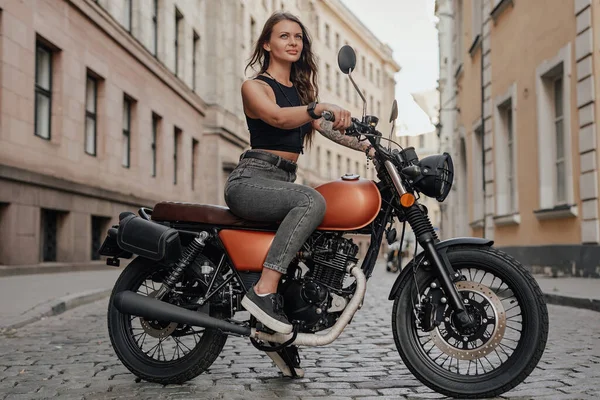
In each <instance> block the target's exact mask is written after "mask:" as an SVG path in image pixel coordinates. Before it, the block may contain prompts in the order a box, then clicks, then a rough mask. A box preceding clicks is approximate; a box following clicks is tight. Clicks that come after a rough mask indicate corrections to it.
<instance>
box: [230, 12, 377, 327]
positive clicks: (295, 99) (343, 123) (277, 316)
mask: <svg viewBox="0 0 600 400" xmlns="http://www.w3.org/2000/svg"><path fill="white" fill-rule="evenodd" d="M257 64H258V70H259V73H258V75H257V76H256V77H255V78H254V79H251V80H247V81H245V82H244V83H243V85H242V100H243V105H244V113H245V115H246V121H247V123H248V130H249V131H250V145H251V147H252V150H248V151H246V152H244V153H243V154H242V156H241V157H240V163H239V164H238V166H237V167H236V169H235V170H234V171H233V172H232V173H231V175H230V176H229V178H228V181H227V184H226V186H225V201H226V203H227V205H228V206H229V208H230V209H231V211H232V212H233V213H234V214H236V215H238V216H239V217H241V218H245V219H249V220H258V221H271V222H279V221H281V224H280V226H279V228H278V230H277V233H276V235H275V238H274V239H273V242H272V244H271V248H270V250H269V252H268V254H267V257H266V259H265V262H264V264H263V266H264V268H263V271H262V274H261V277H260V279H259V281H258V282H257V283H256V285H255V286H254V287H253V288H252V289H250V290H249V291H248V293H247V294H246V296H245V297H244V298H243V299H242V305H243V306H244V308H245V309H246V310H247V311H248V312H250V314H252V315H253V316H254V317H255V318H256V319H257V320H259V321H260V322H262V323H263V324H264V325H265V326H267V327H268V328H270V329H272V330H274V331H276V332H279V333H283V334H287V333H290V332H291V331H292V325H291V324H290V322H289V321H288V320H287V318H286V317H285V315H284V314H283V311H282V309H283V304H282V300H283V299H282V298H281V296H280V295H278V294H277V286H278V283H279V279H280V278H281V275H282V274H284V273H285V272H286V270H287V267H288V265H289V264H290V263H291V262H292V260H293V258H294V257H295V255H296V253H297V252H298V250H299V249H300V248H301V247H302V245H303V244H304V242H305V241H306V239H307V238H308V237H309V236H310V235H311V234H312V232H313V231H314V230H315V229H316V228H317V227H318V226H319V224H320V223H321V221H322V219H323V216H324V215H325V206H326V205H325V199H324V198H323V196H321V194H320V193H318V192H317V191H316V190H314V189H312V188H310V187H308V186H304V185H299V184H295V183H293V182H294V181H295V179H296V168H297V164H296V162H297V160H298V157H299V155H300V153H303V149H304V146H303V145H304V143H307V144H310V143H311V141H312V139H313V136H314V130H317V131H319V132H320V133H321V134H323V135H324V136H326V137H328V138H329V139H332V140H334V141H336V142H338V143H340V144H343V145H345V146H348V147H351V148H353V149H356V150H360V151H366V152H367V153H368V154H369V155H371V156H372V155H373V154H371V153H370V152H371V151H372V149H371V148H370V146H369V147H368V146H367V144H365V143H362V142H361V143H359V142H358V141H357V140H356V138H351V137H345V136H344V135H343V131H344V129H346V128H347V127H349V126H350V124H351V117H350V113H349V112H348V111H346V110H344V109H342V108H340V107H338V106H336V105H333V104H327V103H317V102H316V100H317V98H318V87H317V67H316V64H315V61H314V57H313V53H312V50H311V40H310V37H309V35H308V33H307V31H306V28H305V27H304V26H303V25H302V23H301V22H300V20H298V18H296V17H295V16H293V15H291V14H289V13H285V12H278V13H275V14H273V15H272V16H271V17H270V18H269V19H268V20H267V22H266V23H265V25H264V27H263V30H262V33H261V35H260V37H259V38H258V40H257V43H256V46H255V49H254V52H253V55H252V58H251V59H250V62H249V63H248V65H247V66H246V69H247V68H248V67H254V66H255V65H257ZM325 110H328V111H331V112H333V114H334V116H335V122H333V123H330V122H326V121H324V120H323V119H322V118H321V115H322V113H323V111H325Z"/></svg>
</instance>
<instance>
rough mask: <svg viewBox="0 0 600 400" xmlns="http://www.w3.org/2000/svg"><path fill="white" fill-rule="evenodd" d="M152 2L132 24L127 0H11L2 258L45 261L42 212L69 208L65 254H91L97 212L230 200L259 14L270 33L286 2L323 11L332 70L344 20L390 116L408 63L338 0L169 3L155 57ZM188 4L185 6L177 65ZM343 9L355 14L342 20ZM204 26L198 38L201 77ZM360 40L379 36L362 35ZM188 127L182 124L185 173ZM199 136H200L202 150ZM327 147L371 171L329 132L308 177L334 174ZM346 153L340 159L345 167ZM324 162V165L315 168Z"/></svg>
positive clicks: (244, 136)
mask: <svg viewBox="0 0 600 400" xmlns="http://www.w3.org/2000/svg"><path fill="white" fill-rule="evenodd" d="M151 3H152V2H151V1H150V0H133V1H132V10H131V11H132V16H131V26H129V22H128V21H126V20H125V15H126V14H125V12H124V9H123V2H121V1H117V0H99V1H98V2H95V1H92V0H39V1H37V2H35V7H33V6H32V4H31V3H29V2H3V3H2V10H1V14H0V18H1V21H0V53H1V54H2V57H1V62H0V85H1V87H2V90H1V91H0V264H3V263H8V264H30V263H36V262H39V261H40V257H41V255H40V254H41V252H40V246H41V237H40V235H41V233H40V229H41V228H40V224H41V220H40V215H41V212H42V211H41V210H42V209H52V210H58V211H61V212H62V211H64V212H65V213H66V214H64V218H61V219H60V221H59V222H60V223H59V225H60V227H59V231H58V242H57V243H58V250H57V260H58V261H85V260H89V258H90V253H91V247H90V241H91V233H90V231H91V219H92V216H98V217H105V218H112V220H113V222H114V219H115V218H116V217H117V215H118V213H119V212H120V211H124V210H136V209H137V208H138V207H139V206H142V205H144V206H152V205H153V204H154V203H155V202H157V201H162V200H171V201H188V202H197V203H210V204H224V201H223V185H224V181H225V179H226V178H227V175H228V173H229V171H230V170H231V168H233V167H234V166H235V164H236V163H237V161H238V158H239V154H240V153H241V152H242V151H243V150H244V149H246V148H247V147H248V142H249V135H248V132H247V128H246V122H245V119H244V116H243V110H242V107H241V98H240V92H239V90H240V85H241V83H242V82H243V80H244V79H245V76H244V72H243V67H244V65H245V62H246V61H247V58H248V56H249V53H250V43H249V38H250V36H251V35H250V31H251V26H250V22H251V19H252V20H254V23H255V30H256V31H258V29H260V28H261V27H262V24H263V23H264V21H265V20H266V18H267V17H268V16H269V15H270V14H271V12H273V11H274V10H275V9H281V8H282V7H283V8H285V9H286V10H289V11H291V12H293V13H296V14H298V15H299V16H300V17H301V19H302V20H303V21H306V23H307V25H308V26H309V27H315V29H316V19H315V16H316V15H319V17H320V20H319V30H320V32H321V34H320V35H319V36H318V37H317V38H316V39H315V47H316V48H317V49H318V53H319V57H323V59H328V60H329V62H331V63H332V72H333V71H335V70H337V66H335V65H334V60H335V56H336V54H337V49H334V48H333V47H330V48H327V47H325V45H324V44H323V40H324V39H321V37H322V35H323V31H324V23H325V20H327V21H328V23H329V24H330V26H331V34H332V39H331V40H332V43H334V41H335V36H334V34H335V32H339V34H340V37H341V38H342V43H344V42H346V41H347V42H348V43H350V44H352V45H354V43H353V42H357V44H356V45H355V47H356V48H357V49H358V51H359V54H360V53H362V54H363V55H365V56H366V57H367V58H366V60H367V65H369V62H373V79H374V80H375V79H376V76H377V73H376V71H377V69H380V71H381V72H380V80H381V81H380V83H379V85H378V84H377V82H371V81H370V80H369V79H368V74H367V75H366V76H362V75H360V67H359V70H358V71H357V80H358V81H359V84H360V85H361V87H362V88H363V89H365V91H366V92H367V97H368V98H369V99H370V97H371V96H373V103H372V104H375V105H376V104H377V102H378V101H379V102H380V104H381V105H380V107H381V109H382V114H383V113H384V112H383V110H385V109H386V108H388V107H389V105H385V106H384V102H386V101H387V102H389V103H390V104H391V100H390V99H391V98H393V85H391V84H390V82H391V80H392V79H393V78H392V76H393V73H394V72H396V71H397V70H398V66H397V65H396V64H395V63H394V62H393V60H392V59H391V52H389V49H387V48H386V47H385V46H384V45H382V44H381V43H379V42H378V41H377V40H374V39H373V37H372V35H371V34H370V33H369V32H368V31H366V30H365V28H364V27H363V26H361V25H360V24H358V23H355V24H354V25H353V27H349V26H348V25H347V24H345V23H343V22H342V21H347V20H348V18H351V17H352V18H355V17H353V16H352V15H351V14H349V12H348V10H346V9H345V8H344V7H343V5H342V4H341V3H339V2H338V1H337V0H329V1H327V2H316V3H313V5H312V6H311V3H310V2H297V1H292V0H284V1H271V0H267V1H262V0H253V1H245V2H239V1H233V0H232V1H225V2H224V1H204V2H190V1H187V0H158V8H159V13H158V35H157V46H156V47H157V51H156V54H154V44H153V41H154V35H153V31H152V12H153V10H152V7H151ZM176 9H177V10H178V11H179V12H180V14H181V16H182V19H180V22H179V26H180V28H179V35H178V36H177V38H178V47H179V56H178V58H177V68H175V50H174V48H175V46H174V43H175V39H176V33H175V19H176V17H175V15H176V14H175V10H176ZM336 10H337V11H336ZM336 12H337V13H341V14H343V17H339V16H337V17H336V15H337V14H336ZM322 14H323V15H325V14H327V15H328V17H326V18H325V17H323V16H322ZM348 15H350V17H349V16H348ZM224 27H226V28H227V29H224ZM309 29H311V28H309ZM257 34H258V33H257ZM194 35H196V37H197V38H198V41H197V46H198V47H197V48H196V54H197V56H196V60H195V63H196V73H195V74H194V71H193V64H194V62H193V57H192V54H193V53H194V48H193V44H194V40H193V38H194ZM358 37H368V38H369V39H370V40H367V41H362V42H359V41H358V40H357V38H358ZM36 39H38V40H40V41H43V42H44V43H45V44H46V45H47V46H49V47H51V48H52V49H53V50H54V51H53V63H52V119H51V121H52V122H51V138H50V140H46V139H43V138H40V137H38V136H35V135H34V122H35V117H34V111H35V108H34V105H35V101H34V99H35V59H36V58H35V49H36ZM382 49H383V50H382ZM88 71H91V72H92V73H93V74H94V75H96V76H97V77H98V78H99V86H98V107H97V121H98V122H97V149H96V154H95V155H89V154H87V153H86V152H85V149H84V138H85V130H84V128H85V125H84V124H85V95H86V89H85V84H86V74H87V72H88ZM384 71H386V73H387V75H386V73H384ZM194 75H195V76H194ZM194 78H195V84H194ZM324 79H325V78H324V77H323V75H321V77H320V82H321V88H325V86H326V84H325V82H324ZM384 82H387V84H383V83H384ZM342 85H343V83H342ZM343 87H344V86H342V88H343ZM125 95H126V96H128V97H130V98H131V99H133V107H132V122H131V161H130V166H129V167H128V168H127V167H123V166H122V157H123V153H122V148H123V144H122V129H123V123H122V121H123V99H124V96H125ZM336 96H337V94H336V93H335V91H333V93H332V92H331V91H329V92H328V91H327V90H326V89H323V92H322V96H321V97H322V98H323V99H324V100H325V101H331V102H338V103H341V102H342V100H343V99H340V98H339V97H340V96H337V98H336ZM352 96H353V93H352V91H350V99H351V101H350V103H348V104H347V105H345V106H347V107H354V108H355V109H356V111H358V108H356V107H355V106H353V105H352V104H354V103H353V102H352V99H353V98H352ZM342 97H343V92H342ZM374 111H377V110H374ZM353 112H354V110H353ZM387 112H388V111H386V113H387ZM153 114H156V115H158V116H160V117H161V118H160V121H159V124H158V135H157V173H156V177H153V176H152V160H151V159H152V157H151V154H152V153H151V141H152V120H153V119H152V116H153ZM382 127H385V123H384V124H382ZM175 128H178V129H179V130H180V131H181V139H180V143H179V145H178V168H177V183H176V184H175V183H174V179H173V177H174V158H173V157H174V146H175V144H174V130H175ZM193 140H196V141H197V142H198V145H197V147H196V153H195V154H193V153H192V143H193ZM318 147H322V149H321V151H320V152H319V153H317V152H316V151H315V150H316V148H318ZM326 149H329V150H330V152H331V163H332V164H331V169H332V170H333V171H334V173H333V174H332V175H331V177H332V178H333V177H335V176H336V175H338V174H337V169H338V168H339V169H340V170H341V173H342V174H343V173H345V172H347V171H346V170H347V168H345V166H346V165H347V163H348V160H350V164H351V169H352V171H351V172H356V171H354V170H353V169H356V163H358V170H360V172H363V171H364V161H365V158H364V155H363V154H360V153H358V152H356V151H353V150H350V149H346V148H343V147H341V146H339V145H337V144H334V143H332V142H330V141H327V140H325V139H323V138H319V139H317V142H316V145H315V146H314V147H313V149H312V151H309V152H307V153H306V154H305V155H304V156H303V158H302V161H301V167H302V170H301V171H302V172H301V174H300V177H299V182H300V183H302V182H304V183H307V184H312V185H315V184H318V183H320V182H323V181H326V180H327V179H329V177H330V175H329V171H328V170H327V168H326V165H327V164H326V162H325V155H326ZM318 154H320V161H317V156H318ZM192 157H194V163H195V165H196V170H195V173H194V175H195V178H194V182H192V175H193V174H192ZM338 157H339V159H340V160H342V165H341V166H340V167H338V166H337V165H335V164H334V163H335V162H337V160H338ZM319 164H320V165H321V168H320V170H318V171H316V166H317V165H319ZM315 171H316V172H315ZM370 172H371V171H370ZM372 176H373V175H372V172H371V175H370V177H372ZM61 215H62V214H61ZM15 232H16V233H15ZM20 249H29V251H21V250H20ZM31 249H33V250H31Z"/></svg>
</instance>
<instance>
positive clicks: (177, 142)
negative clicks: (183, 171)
mask: <svg viewBox="0 0 600 400" xmlns="http://www.w3.org/2000/svg"><path fill="white" fill-rule="evenodd" d="M180 146H181V129H179V128H177V127H175V130H174V132H173V185H177V175H178V172H179V160H178V159H177V157H178V154H179V147H180Z"/></svg>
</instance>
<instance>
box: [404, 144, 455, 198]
mask: <svg viewBox="0 0 600 400" xmlns="http://www.w3.org/2000/svg"><path fill="white" fill-rule="evenodd" d="M417 165H418V166H419V167H420V168H421V175H420V176H419V177H417V178H416V179H415V180H414V181H413V185H414V186H415V188H416V189H417V190H418V191H419V192H421V193H423V194H424V195H425V196H427V197H433V198H435V199H436V200H437V201H439V202H442V201H444V200H445V199H446V196H448V193H450V189H451V188H452V180H453V179H454V164H453V163H452V157H450V154H448V153H444V154H436V155H433V156H429V157H425V158H423V159H422V160H420V161H419V162H418V164H417Z"/></svg>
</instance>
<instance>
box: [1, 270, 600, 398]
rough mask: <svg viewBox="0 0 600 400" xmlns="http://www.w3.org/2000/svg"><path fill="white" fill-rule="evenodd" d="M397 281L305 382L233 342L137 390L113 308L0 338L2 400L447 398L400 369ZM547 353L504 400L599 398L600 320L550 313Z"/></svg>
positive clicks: (373, 298) (313, 355)
mask: <svg viewBox="0 0 600 400" xmlns="http://www.w3.org/2000/svg"><path fill="white" fill-rule="evenodd" d="M393 278H395V275H392V274H390V273H387V272H385V269H379V270H376V271H375V274H374V275H373V277H372V279H371V280H370V281H369V283H368V288H367V297H366V300H365V304H364V307H363V309H362V310H359V312H358V313H357V314H356V316H355V318H354V320H353V322H352V324H351V325H349V326H348V327H347V328H346V330H345V331H344V332H343V333H342V335H341V336H340V338H339V339H338V340H337V341H335V342H333V343H332V344H330V345H328V346H324V347H319V348H302V349H301V357H302V365H303V367H304V368H305V369H306V376H305V378H303V379H300V380H290V379H287V378H282V377H280V376H279V374H278V371H277V370H276V369H275V368H274V367H273V365H272V363H271V361H270V359H269V358H267V357H266V356H265V355H264V354H263V353H261V352H259V351H257V350H256V349H254V348H253V347H252V346H251V345H250V343H249V342H248V340H246V339H243V338H236V337H230V338H229V340H228V342H227V344H226V346H225V348H224V350H223V352H222V353H221V356H220V357H219V358H218V359H217V360H216V361H215V363H214V364H213V365H212V367H211V368H210V370H209V372H208V373H205V374H203V375H200V376H198V377H197V378H195V379H193V380H191V381H189V382H187V383H186V384H183V385H169V386H166V387H163V386H162V385H157V384H151V383H148V382H144V381H142V382H137V381H136V379H135V376H133V375H132V374H131V373H130V372H129V371H128V370H127V369H126V368H125V367H124V366H123V365H122V364H121V363H120V362H119V360H118V359H117V358H116V356H115V355H114V352H113V351H112V348H111V346H110V341H109V339H108V335H107V328H106V307H107V300H106V299H102V300H99V301H96V302H94V303H91V304H87V305H85V306H81V307H78V308H76V309H74V310H70V311H67V312H65V313H63V314H60V315H58V316H53V317H49V318H46V319H44V320H41V321H38V322H35V323H31V324H28V325H26V326H24V327H22V328H20V329H18V330H15V331H10V332H6V333H4V334H3V335H2V336H0V354H2V355H3V356H2V357H1V358H0V399H1V400H11V399H46V398H49V399H54V398H57V399H66V400H69V399H86V400H87V399H97V400H100V399H135V400H145V399H148V400H149V399H169V400H171V399H172V400H176V399H178V400H180V399H226V400H227V399H228V400H236V399H240V400H241V399H279V398H285V399H333V400H342V399H362V400H367V399H375V398H377V399H418V398H419V399H420V398H443V396H441V395H438V394H437V393H435V392H433V391H431V390H429V389H428V388H427V387H425V386H423V385H422V384H421V383H420V382H418V381H417V380H416V379H415V378H414V377H413V376H412V375H411V374H410V372H409V371H408V370H407V369H406V367H405V366H404V365H403V363H402V361H401V359H400V357H399V355H398V353H397V351H396V349H395V345H394V340H393V336H392V332H391V327H390V325H391V318H390V315H391V308H392V302H390V301H388V300H387V295H388V293H389V289H390V287H391V285H392V282H393V280H394V279H393ZM548 308H549V311H550V335H549V340H548V344H547V348H546V351H545V353H544V355H543V357H542V360H541V361H540V364H539V366H538V368H536V369H535V370H534V371H533V373H532V374H531V375H530V377H529V378H528V379H526V381H525V382H524V383H522V384H521V385H519V386H517V387H516V388H515V389H513V390H512V391H510V392H507V393H505V394H504V395H503V396H502V397H501V398H510V399H597V398H599V397H600V385H599V382H600V368H599V365H600V345H599V332H600V318H598V313H596V312H594V311H590V310H584V309H576V308H571V307H562V306H555V305H550V306H549V307H548Z"/></svg>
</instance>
